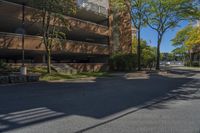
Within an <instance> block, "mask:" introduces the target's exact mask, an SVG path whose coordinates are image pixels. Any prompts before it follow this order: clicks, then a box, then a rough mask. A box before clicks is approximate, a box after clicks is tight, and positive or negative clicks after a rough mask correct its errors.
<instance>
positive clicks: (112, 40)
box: [0, 0, 132, 71]
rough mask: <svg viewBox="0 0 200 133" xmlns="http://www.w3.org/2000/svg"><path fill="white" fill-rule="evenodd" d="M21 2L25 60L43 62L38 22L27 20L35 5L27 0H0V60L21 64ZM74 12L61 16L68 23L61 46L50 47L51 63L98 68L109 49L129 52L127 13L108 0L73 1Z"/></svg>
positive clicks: (130, 27) (128, 19)
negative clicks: (112, 5)
mask: <svg viewBox="0 0 200 133" xmlns="http://www.w3.org/2000/svg"><path fill="white" fill-rule="evenodd" d="M22 2H25V3H26V5H25V7H24V14H25V17H24V18H25V26H24V31H25V41H24V50H25V52H24V53H25V54H24V55H25V63H27V64H34V63H45V59H46V54H45V53H46V52H45V46H44V44H43V40H42V36H41V34H40V33H41V32H40V31H41V24H40V23H35V22H32V21H30V20H29V19H28V16H30V15H31V14H32V13H33V11H34V10H37V9H36V8H33V7H30V6H29V4H28V2H29V0H0V18H1V19H0V23H1V25H0V59H4V60H5V61H6V62H9V63H21V59H22V35H21V32H22V30H23V29H22V13H23V12H22V7H23V6H22ZM75 2H76V6H77V12H76V14H75V15H70V16H67V15H66V16H65V19H66V21H68V23H69V27H70V29H69V31H68V32H67V39H66V40H64V45H63V47H64V48H62V49H60V48H59V47H58V48H57V47H56V48H53V50H52V62H53V63H65V64H68V65H71V67H74V68H76V69H82V70H81V71H83V69H86V70H87V69H97V70H99V69H101V67H103V66H104V65H105V64H106V63H107V61H108V58H109V56H110V55H111V54H112V53H113V52H123V53H130V52H131V43H132V26H131V19H130V16H129V13H128V12H118V13H113V11H112V10H111V9H112V8H111V7H110V3H109V0H75Z"/></svg>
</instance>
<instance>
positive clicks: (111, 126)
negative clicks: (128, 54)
mask: <svg viewBox="0 0 200 133" xmlns="http://www.w3.org/2000/svg"><path fill="white" fill-rule="evenodd" d="M0 132H9V133H82V132H86V133H200V72H198V71H195V72H193V71H176V72H174V73H173V74H165V73H164V74H163V73H162V74H159V75H158V74H141V75H139V76H136V75H134V74H129V75H126V76H123V75H118V76H117V77H112V78H100V79H94V80H84V81H82V80H80V81H73V82H72V81H71V82H65V83H58V82H57V83H56V82H53V83H44V82H43V83H33V84H18V85H3V86H2V85H1V86H0Z"/></svg>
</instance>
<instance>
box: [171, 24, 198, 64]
mask: <svg viewBox="0 0 200 133" xmlns="http://www.w3.org/2000/svg"><path fill="white" fill-rule="evenodd" d="M172 43H173V46H175V47H177V48H176V49H175V50H174V51H173V52H174V53H176V54H182V56H183V57H185V56H186V55H185V54H186V53H188V54H189V60H190V65H191V64H192V55H191V53H192V52H191V51H192V50H193V48H195V47H196V46H197V45H200V28H199V27H193V26H191V25H189V26H187V27H185V28H183V29H182V30H180V31H179V32H178V33H177V34H176V37H175V38H174V39H172Z"/></svg>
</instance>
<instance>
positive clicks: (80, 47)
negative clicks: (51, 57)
mask: <svg viewBox="0 0 200 133" xmlns="http://www.w3.org/2000/svg"><path fill="white" fill-rule="evenodd" d="M24 48H25V50H30V51H44V52H45V45H44V44H43V39H42V37H40V36H30V35H26V36H25V47H24ZM0 49H12V50H20V49H22V43H21V35H20V34H9V33H0ZM52 51H53V52H66V53H82V54H100V55H108V54H109V47H108V45H107V44H98V43H88V42H81V41H73V40H59V44H55V45H54V46H53V48H52Z"/></svg>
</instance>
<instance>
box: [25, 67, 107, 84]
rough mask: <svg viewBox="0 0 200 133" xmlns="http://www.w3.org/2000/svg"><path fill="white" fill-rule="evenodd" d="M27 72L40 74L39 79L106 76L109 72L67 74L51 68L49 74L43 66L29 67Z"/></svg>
mask: <svg viewBox="0 0 200 133" xmlns="http://www.w3.org/2000/svg"><path fill="white" fill-rule="evenodd" d="M28 72H29V73H36V74H40V75H41V77H40V80H41V81H51V80H68V79H80V78H88V77H108V76H109V73H107V72H82V73H77V74H67V73H57V72H55V71H53V70H52V73H51V74H48V73H47V72H46V68H45V67H29V68H28Z"/></svg>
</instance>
